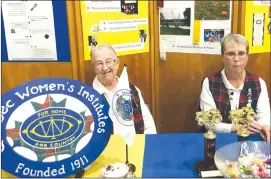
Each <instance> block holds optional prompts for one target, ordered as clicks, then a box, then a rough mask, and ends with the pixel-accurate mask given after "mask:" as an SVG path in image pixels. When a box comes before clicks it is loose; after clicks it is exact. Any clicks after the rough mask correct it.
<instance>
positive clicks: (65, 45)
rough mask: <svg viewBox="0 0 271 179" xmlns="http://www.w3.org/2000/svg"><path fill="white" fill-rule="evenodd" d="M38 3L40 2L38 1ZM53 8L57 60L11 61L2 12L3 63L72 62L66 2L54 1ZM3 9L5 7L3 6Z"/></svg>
mask: <svg viewBox="0 0 271 179" xmlns="http://www.w3.org/2000/svg"><path fill="white" fill-rule="evenodd" d="M37 2H38V1H37ZM52 6H53V17H54V27H55V41H56V53H57V58H56V60H46V59H40V60H39V59H27V58H26V59H23V60H21V59H20V60H16V59H13V60H9V56H8V52H7V51H8V50H7V43H6V34H5V33H6V32H5V28H4V21H3V20H4V19H3V12H2V11H1V29H2V31H1V61H2V62H26V61H27V62H48V61H50V62H51V61H55V62H70V61H71V57H70V45H69V36H68V23H67V22H68V21H67V10H66V1H52ZM2 7H3V6H2Z"/></svg>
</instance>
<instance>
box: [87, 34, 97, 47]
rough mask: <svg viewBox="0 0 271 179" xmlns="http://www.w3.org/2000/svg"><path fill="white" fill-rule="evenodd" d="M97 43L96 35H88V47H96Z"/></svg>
mask: <svg viewBox="0 0 271 179" xmlns="http://www.w3.org/2000/svg"><path fill="white" fill-rule="evenodd" d="M97 45H98V41H97V37H96V36H88V46H89V47H96V46H97Z"/></svg>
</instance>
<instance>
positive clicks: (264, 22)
mask: <svg viewBox="0 0 271 179" xmlns="http://www.w3.org/2000/svg"><path fill="white" fill-rule="evenodd" d="M264 2H265V1H246V6H245V7H246V12H245V31H244V32H245V34H244V35H245V37H246V38H247V39H248V41H249V53H264V52H270V38H271V37H270V33H269V32H268V24H269V23H270V17H269V16H270V15H269V13H270V12H269V8H270V7H269V6H270V2H269V4H266V3H264Z"/></svg>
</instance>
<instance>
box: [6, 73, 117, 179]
mask: <svg viewBox="0 0 271 179" xmlns="http://www.w3.org/2000/svg"><path fill="white" fill-rule="evenodd" d="M108 110H109V106H108V104H107V102H106V101H105V99H104V97H103V96H101V95H100V94H99V93H98V92H97V91H95V90H94V89H92V88H91V87H89V86H87V85H85V84H83V83H80V82H79V81H75V80H71V79H65V78H48V79H45V78H44V79H37V80H33V81H30V82H27V83H25V84H22V85H20V86H18V87H16V88H14V89H12V90H10V91H8V92H7V93H5V94H4V95H3V96H2V103H1V129H2V133H1V135H2V138H1V152H2V154H1V157H2V161H3V162H2V169H3V170H5V171H7V172H8V173H11V174H13V175H15V176H17V177H22V178H57V177H67V176H69V175H71V174H75V173H76V172H77V171H78V170H79V169H80V168H86V167H87V166H89V165H90V164H91V163H92V162H93V161H94V160H96V158H97V157H98V156H99V155H100V154H101V153H102V151H103V150H104V149H105V147H106V145H107V143H108V141H109V138H110V135H111V130H112V122H111V119H110V118H109V116H108ZM11 159H12V160H11Z"/></svg>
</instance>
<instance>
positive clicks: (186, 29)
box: [160, 8, 191, 36]
mask: <svg viewBox="0 0 271 179" xmlns="http://www.w3.org/2000/svg"><path fill="white" fill-rule="evenodd" d="M190 28H191V8H179V9H166V10H163V9H161V12H160V34H161V35H186V36H189V35H190Z"/></svg>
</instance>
